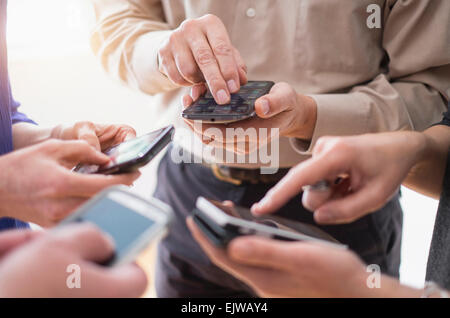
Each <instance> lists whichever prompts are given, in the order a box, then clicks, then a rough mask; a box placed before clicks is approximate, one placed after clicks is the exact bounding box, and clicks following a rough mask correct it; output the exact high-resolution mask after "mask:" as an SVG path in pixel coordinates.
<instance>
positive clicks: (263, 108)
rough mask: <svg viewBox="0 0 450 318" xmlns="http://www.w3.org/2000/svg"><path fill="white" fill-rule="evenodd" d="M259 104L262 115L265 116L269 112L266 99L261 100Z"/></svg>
mask: <svg viewBox="0 0 450 318" xmlns="http://www.w3.org/2000/svg"><path fill="white" fill-rule="evenodd" d="M259 104H260V106H261V107H260V108H261V111H262V113H263V115H267V114H268V113H269V112H270V106H269V102H268V101H267V100H266V99H262V100H261V101H260V102H259Z"/></svg>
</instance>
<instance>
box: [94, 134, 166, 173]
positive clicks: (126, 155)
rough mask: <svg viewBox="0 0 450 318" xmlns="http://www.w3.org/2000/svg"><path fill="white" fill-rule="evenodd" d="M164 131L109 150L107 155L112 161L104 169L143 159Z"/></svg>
mask: <svg viewBox="0 0 450 318" xmlns="http://www.w3.org/2000/svg"><path fill="white" fill-rule="evenodd" d="M163 130H164V129H160V130H157V131H154V132H151V133H149V134H147V135H144V136H141V137H138V138H135V139H132V140H130V141H126V142H123V143H121V144H119V145H117V146H114V147H112V148H109V149H108V150H107V151H105V154H106V155H108V156H109V157H110V158H111V161H110V162H109V163H108V164H107V165H105V166H104V167H102V168H110V167H113V166H117V165H120V164H123V163H126V162H128V161H131V160H134V159H135V158H138V157H143V156H144V155H145V154H146V153H147V152H148V151H149V150H150V149H151V148H152V146H153V143H154V141H155V140H156V139H157V138H158V136H159V135H161V133H162V132H163Z"/></svg>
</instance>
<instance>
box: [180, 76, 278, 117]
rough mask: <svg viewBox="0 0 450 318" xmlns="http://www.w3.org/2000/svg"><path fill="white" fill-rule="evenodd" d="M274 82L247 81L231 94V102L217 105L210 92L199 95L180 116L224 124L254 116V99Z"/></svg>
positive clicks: (265, 92) (267, 90)
mask: <svg viewBox="0 0 450 318" xmlns="http://www.w3.org/2000/svg"><path fill="white" fill-rule="evenodd" d="M273 85H274V82H270V81H249V82H248V83H247V84H245V85H244V86H242V87H241V89H240V90H239V92H238V93H236V94H231V102H230V103H229V104H227V105H218V104H217V103H216V101H215V100H214V97H213V96H212V95H211V93H210V92H207V93H206V94H205V96H202V97H200V98H199V99H198V100H197V101H195V102H194V104H192V105H191V106H189V107H188V108H186V109H185V110H184V111H183V113H182V116H183V118H185V119H189V120H201V121H203V122H206V123H215V124H221V123H222V124H224V123H232V122H235V121H240V120H244V119H247V118H250V117H253V116H255V101H256V100H257V99H258V98H259V97H261V96H263V95H266V94H268V93H269V91H270V89H271V88H272V86H273Z"/></svg>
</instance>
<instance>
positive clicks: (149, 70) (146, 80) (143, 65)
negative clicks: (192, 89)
mask: <svg viewBox="0 0 450 318" xmlns="http://www.w3.org/2000/svg"><path fill="white" fill-rule="evenodd" d="M171 32H172V31H171V30H164V31H152V32H149V33H146V34H143V35H141V36H140V37H139V39H138V40H137V41H136V42H135V44H134V49H133V56H132V59H131V69H132V72H133V74H134V75H135V78H136V86H137V88H138V89H139V90H141V91H143V92H145V93H147V94H150V95H154V94H157V93H161V92H165V91H169V90H172V89H175V88H178V86H177V85H175V84H174V83H172V82H171V81H170V80H169V79H168V78H167V77H166V76H165V75H164V74H162V73H161V72H160V71H159V65H158V49H159V47H160V46H161V45H162V44H163V42H164V41H165V40H166V39H167V38H168V37H169V36H170V34H171Z"/></svg>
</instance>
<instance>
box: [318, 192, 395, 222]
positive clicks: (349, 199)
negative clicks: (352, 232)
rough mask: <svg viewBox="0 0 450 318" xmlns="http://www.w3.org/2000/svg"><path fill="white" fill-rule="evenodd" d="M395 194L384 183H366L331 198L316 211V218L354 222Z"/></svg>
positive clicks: (322, 220)
mask: <svg viewBox="0 0 450 318" xmlns="http://www.w3.org/2000/svg"><path fill="white" fill-rule="evenodd" d="M394 194H395V191H392V192H389V190H387V189H386V188H385V187H383V186H382V185H380V186H378V185H373V184H366V185H364V186H363V187H362V188H361V189H358V190H357V191H355V192H353V193H350V194H348V195H345V196H344V197H341V198H338V199H334V200H330V201H329V202H327V203H325V204H324V205H322V206H321V207H320V208H318V209H317V210H316V211H315V213H314V219H315V220H316V222H317V223H320V224H342V223H350V222H353V221H355V220H357V219H359V218H361V217H362V216H364V215H366V214H368V213H370V212H373V211H376V210H378V209H379V208H381V207H382V206H384V204H385V203H386V202H387V201H389V199H390V198H391V197H392V196H393V195H394Z"/></svg>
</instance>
